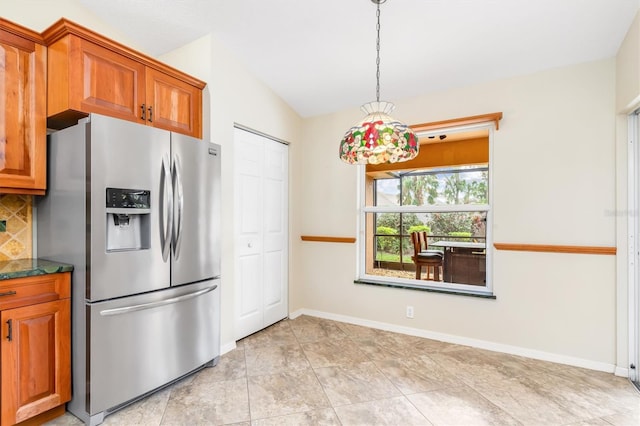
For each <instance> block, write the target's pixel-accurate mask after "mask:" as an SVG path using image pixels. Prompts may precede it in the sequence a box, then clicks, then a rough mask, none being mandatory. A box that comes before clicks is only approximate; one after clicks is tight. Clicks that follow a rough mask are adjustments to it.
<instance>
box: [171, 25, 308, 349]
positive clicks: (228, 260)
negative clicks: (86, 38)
mask: <svg viewBox="0 0 640 426" xmlns="http://www.w3.org/2000/svg"><path fill="white" fill-rule="evenodd" d="M160 59H161V60H163V61H164V62H166V63H168V64H170V65H173V66H175V67H179V68H180V69H182V70H184V71H186V72H187V73H191V74H193V75H194V76H196V77H199V78H201V79H202V80H204V81H207V82H208V85H207V88H206V89H205V98H208V100H209V102H205V109H207V108H208V109H210V110H209V113H208V114H207V113H205V116H204V124H205V128H204V137H205V138H206V139H209V140H211V141H212V142H215V143H218V144H220V145H222V209H223V210H222V224H223V226H222V277H223V279H222V346H223V349H228V348H230V347H231V346H232V345H233V344H234V342H235V339H234V337H235V334H234V330H233V323H234V282H235V281H234V280H235V271H234V268H235V266H234V250H235V245H234V228H233V226H234V211H233V210H234V192H233V178H234V167H233V164H234V149H233V126H234V123H238V124H241V125H243V126H247V127H249V128H252V129H255V130H258V131H260V132H263V133H266V134H268V135H270V136H273V137H276V138H278V139H281V140H284V141H287V142H289V143H290V145H289V160H290V168H289V173H290V179H289V182H290V184H289V185H290V192H291V196H290V205H291V209H290V212H289V217H290V222H291V223H292V224H293V223H295V222H296V217H297V215H298V213H297V211H296V208H295V206H296V205H297V203H296V202H295V199H296V197H297V194H298V193H299V192H300V190H299V186H298V184H297V183H296V178H295V177H296V176H298V175H299V174H300V173H301V171H300V170H301V169H300V168H299V167H298V165H297V164H298V161H296V159H297V157H298V156H299V143H298V142H299V141H300V140H301V136H300V135H301V134H300V128H301V125H302V119H301V118H300V117H299V116H298V115H297V114H296V113H295V112H294V111H293V110H292V109H291V108H290V107H289V106H288V105H287V104H285V103H284V102H283V101H282V100H281V99H280V98H278V97H277V96H276V95H275V94H274V93H273V92H272V91H271V90H270V89H269V88H267V87H266V86H265V85H264V84H263V83H261V82H260V81H258V80H257V79H256V78H255V77H254V76H253V75H251V74H250V73H249V72H248V71H247V70H246V69H245V67H244V66H243V65H242V64H241V63H240V62H238V60H237V59H236V58H235V57H234V56H233V55H232V54H230V53H229V52H228V51H227V50H226V49H225V48H224V47H223V46H222V45H221V44H220V43H219V42H217V41H216V40H215V39H214V38H213V37H211V36H205V37H203V38H201V39H199V40H197V41H195V42H193V43H190V44H189V45H187V46H185V47H183V48H180V49H178V50H176V51H174V52H171V53H169V54H167V55H164V56H162V57H161V58H160ZM291 235H292V238H293V236H294V234H293V233H292V234H291ZM291 264H295V261H294V260H292V262H291ZM292 284H293V283H292ZM292 287H294V285H292ZM290 291H291V294H295V291H296V289H295V288H291V290H290Z"/></svg>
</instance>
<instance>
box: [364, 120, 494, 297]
mask: <svg viewBox="0 0 640 426" xmlns="http://www.w3.org/2000/svg"><path fill="white" fill-rule="evenodd" d="M492 135H493V124H492V123H491V124H489V123H483V124H480V125H474V126H466V127H464V128H449V129H438V130H431V131H428V132H426V131H425V132H418V137H419V140H420V154H419V155H418V157H417V158H415V159H413V160H410V161H407V162H404V163H395V164H382V165H367V166H362V167H361V169H362V170H361V185H360V189H361V201H360V236H361V238H359V239H358V241H359V242H360V246H359V249H360V259H361V260H360V268H359V277H358V278H359V281H360V282H368V283H369V282H370V283H374V284H375V283H384V284H385V285H390V284H391V285H394V284H395V285H398V286H402V287H413V288H428V289H437V290H443V291H447V290H450V291H455V292H468V293H481V294H486V293H491V274H490V271H491V268H490V265H491V250H490V241H491V226H490V225H491V220H490V218H491V202H490V199H491V191H490V188H491V165H490V146H491V138H492ZM414 232H423V233H426V234H424V235H425V236H426V243H427V247H426V249H427V250H429V253H430V255H429V256H435V257H433V258H434V259H436V260H435V262H440V263H438V265H437V266H431V267H427V268H425V267H424V266H423V267H422V268H421V273H420V277H419V278H418V277H417V276H416V263H415V262H414V260H413V258H414V245H413V243H412V238H411V234H412V233H414ZM422 249H425V247H422ZM438 259H441V261H439V260H438ZM435 268H438V271H437V273H436V270H435Z"/></svg>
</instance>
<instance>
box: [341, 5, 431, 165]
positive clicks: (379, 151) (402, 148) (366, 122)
mask: <svg viewBox="0 0 640 426" xmlns="http://www.w3.org/2000/svg"><path fill="white" fill-rule="evenodd" d="M385 1H386V0H371V2H373V3H375V4H376V17H377V20H378V22H377V25H376V32H377V39H376V101H375V102H369V103H367V104H364V105H362V107H361V108H360V109H361V110H362V112H364V113H365V114H366V117H364V119H362V120H360V121H358V122H357V123H356V124H355V125H354V126H353V127H351V128H350V129H349V130H347V133H345V135H344V137H343V138H342V141H341V142H340V159H341V160H342V161H344V162H345V163H349V164H367V163H368V164H382V163H396V162H400V161H407V160H411V159H413V158H415V157H416V156H417V155H418V150H419V146H418V138H417V137H416V135H415V133H414V132H413V130H411V128H410V127H409V126H407V125H406V124H404V123H401V122H399V121H397V120H395V119H393V118H391V116H389V114H391V112H392V111H393V109H394V108H395V105H393V104H392V103H391V102H384V101H380V5H381V4H382V3H384V2H385Z"/></svg>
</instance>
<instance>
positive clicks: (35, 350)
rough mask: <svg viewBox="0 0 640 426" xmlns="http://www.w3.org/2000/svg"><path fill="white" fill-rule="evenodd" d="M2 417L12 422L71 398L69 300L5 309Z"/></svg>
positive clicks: (0, 351) (1, 348) (1, 351)
mask: <svg viewBox="0 0 640 426" xmlns="http://www.w3.org/2000/svg"><path fill="white" fill-rule="evenodd" d="M0 317H1V319H2V336H1V337H2V343H1V344H0V357H1V360H2V366H1V374H2V384H1V387H0V390H1V391H2V392H1V394H2V395H1V397H0V407H1V410H2V414H1V418H0V422H1V423H2V424H3V425H5V424H6V425H9V424H14V423H18V422H21V421H23V420H26V419H28V418H30V417H33V416H34V415H37V414H39V413H42V412H45V411H47V410H50V409H52V408H55V407H57V406H59V405H61V404H64V403H65V402H67V401H69V400H70V399H71V385H70V380H71V377H70V366H71V365H70V363H71V354H70V299H62V300H56V301H54V302H47V303H39V304H36V305H30V306H25V307H22V308H15V309H9V310H6V311H2V312H1V314H0Z"/></svg>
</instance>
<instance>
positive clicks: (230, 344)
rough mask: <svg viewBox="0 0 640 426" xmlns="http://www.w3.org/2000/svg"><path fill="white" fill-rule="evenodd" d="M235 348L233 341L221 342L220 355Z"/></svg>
mask: <svg viewBox="0 0 640 426" xmlns="http://www.w3.org/2000/svg"><path fill="white" fill-rule="evenodd" d="M235 348H236V342H235V341H231V342H227V343H223V344H222V345H220V355H224V354H226V353H227V352H231V351H232V350H234V349H235Z"/></svg>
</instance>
